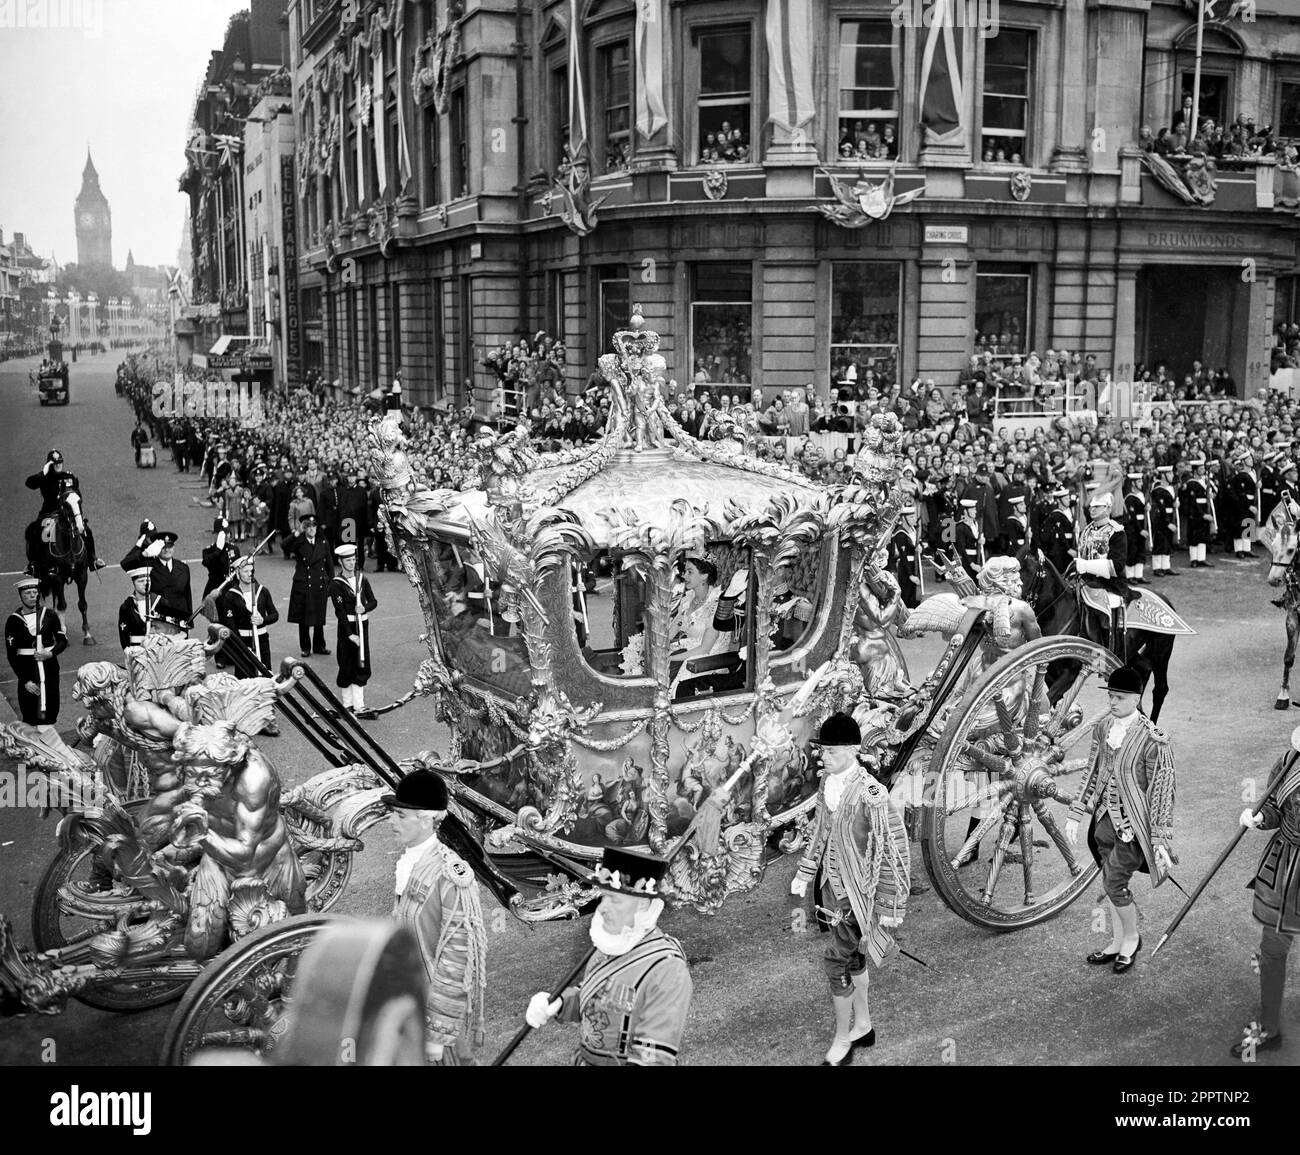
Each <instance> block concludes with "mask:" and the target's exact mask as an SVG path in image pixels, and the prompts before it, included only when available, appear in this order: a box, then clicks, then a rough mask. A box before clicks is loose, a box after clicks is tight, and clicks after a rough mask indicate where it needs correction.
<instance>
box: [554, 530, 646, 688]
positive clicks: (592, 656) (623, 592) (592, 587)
mask: <svg viewBox="0 0 1300 1155" xmlns="http://www.w3.org/2000/svg"><path fill="white" fill-rule="evenodd" d="M569 589H570V600H571V605H572V613H573V624H574V632H575V633H576V635H577V638H578V647H579V649H580V650H581V651H582V660H583V661H584V662H586V664H587V665H588V666H589V667H590V668H591V669H593V670H595V671H596V673H598V674H601V675H602V676H604V677H606V678H639V677H644V676H645V675H646V674H648V673H649V660H648V657H647V654H646V646H645V642H646V634H645V609H646V585H645V577H644V576H643V575H642V574H641V573H639V572H638V571H637V570H635V569H629V568H624V566H623V564H622V555H620V554H618V553H617V551H614V550H608V549H600V550H597V551H596V552H595V553H593V554H592V555H591V557H589V558H587V559H586V560H585V561H584V562H578V561H571V562H570V563H569Z"/></svg>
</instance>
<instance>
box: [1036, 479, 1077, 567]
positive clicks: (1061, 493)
mask: <svg viewBox="0 0 1300 1155" xmlns="http://www.w3.org/2000/svg"><path fill="white" fill-rule="evenodd" d="M1052 499H1053V501H1054V502H1055V503H1056V504H1055V506H1054V507H1053V508H1052V509H1051V510H1050V511H1049V512H1047V513H1046V514H1044V515H1043V519H1042V523H1041V524H1042V528H1041V532H1040V535H1039V540H1038V545H1039V548H1040V549H1041V550H1042V551H1043V555H1044V556H1045V557H1046V558H1047V559H1048V561H1050V562H1051V563H1052V565H1054V566H1055V567H1056V568H1057V571H1058V572H1060V573H1064V572H1065V571H1066V570H1067V569H1068V568H1069V565H1070V562H1072V561H1073V560H1074V559H1075V558H1076V557H1077V556H1078V553H1079V545H1078V541H1077V539H1076V536H1075V532H1074V512H1073V510H1071V509H1070V491H1069V490H1068V489H1066V487H1065V486H1064V485H1058V486H1057V487H1056V488H1055V489H1053V490H1052Z"/></svg>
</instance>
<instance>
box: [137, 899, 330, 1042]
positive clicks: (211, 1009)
mask: <svg viewBox="0 0 1300 1155" xmlns="http://www.w3.org/2000/svg"><path fill="white" fill-rule="evenodd" d="M330 922H331V919H329V918H328V917H325V916H323V915H319V914H299V915H294V916H293V917H292V918H286V919H283V920H282V921H280V922H274V923H271V925H270V926H264V927H262V928H261V929H260V930H257V931H254V932H253V933H252V934H250V935H248V936H247V937H246V938H241V939H240V940H239V941H238V942H237V943H234V944H233V945H232V946H229V947H227V948H226V949H225V950H224V951H222V952H221V954H219V955H218V956H217V957H216V958H215V959H213V960H212V961H211V962H210V963H208V965H207V966H206V967H204V968H203V971H202V973H201V974H200V975H199V977H198V978H196V979H195V980H194V982H193V983H191V984H190V988H189V990H188V991H186V992H185V997H184V998H183V999H182V1000H181V1004H180V1006H178V1007H177V1008H176V1010H175V1012H174V1013H173V1014H172V1018H171V1022H169V1023H168V1024H167V1033H166V1034H165V1035H164V1036H163V1045H162V1055H161V1056H160V1062H161V1063H162V1064H163V1065H164V1066H173V1067H179V1066H184V1065H185V1064H186V1063H188V1062H189V1061H190V1060H191V1059H192V1058H193V1057H194V1056H195V1055H197V1054H198V1053H199V1052H200V1051H202V1050H203V1049H204V1048H206V1047H220V1048H232V1047H233V1048H240V1049H242V1050H247V1051H252V1052H254V1053H255V1054H257V1055H259V1056H260V1055H263V1054H266V1053H267V1052H269V1051H271V1050H274V1049H275V1046H276V1044H277V1043H278V1042H280V1041H281V1039H282V1038H283V1036H284V1032H285V1030H286V1028H287V1026H288V1023H287V1020H286V1019H285V1011H286V1008H287V1006H288V999H289V997H290V995H291V993H292V987H293V981H294V977H295V975H296V974H297V970H298V959H299V956H300V955H301V954H302V952H303V951H304V950H306V949H307V947H308V946H309V945H310V944H311V942H312V940H313V939H314V938H315V937H316V935H317V934H319V933H320V931H321V928H322V927H326V926H328V925H329V924H330Z"/></svg>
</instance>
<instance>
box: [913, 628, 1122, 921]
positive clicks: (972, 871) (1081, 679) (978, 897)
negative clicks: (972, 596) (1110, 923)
mask: <svg viewBox="0 0 1300 1155" xmlns="http://www.w3.org/2000/svg"><path fill="white" fill-rule="evenodd" d="M1060 659H1068V660H1074V661H1078V662H1080V663H1081V666H1080V669H1079V670H1078V671H1077V672H1076V674H1075V676H1074V678H1073V679H1072V680H1071V682H1070V683H1069V687H1068V689H1069V690H1072V691H1073V694H1072V695H1071V694H1069V693H1067V694H1066V695H1063V696H1062V698H1061V699H1060V700H1058V702H1057V704H1056V705H1055V706H1053V707H1052V708H1051V710H1050V713H1049V712H1047V711H1044V710H1043V709H1042V708H1041V705H1040V709H1039V710H1038V711H1037V713H1038V715H1039V719H1042V724H1041V725H1039V719H1035V720H1034V721H1033V722H1030V718H1031V716H1032V715H1034V714H1035V711H1032V710H1028V709H1025V711H1024V714H1023V716H1020V717H1017V718H1015V719H1013V724H1012V725H1011V726H1010V727H1008V726H1007V725H1006V724H1005V723H1006V721H1007V719H1006V718H1005V717H1004V716H1003V714H999V713H998V712H997V709H996V706H995V700H996V699H998V698H1003V700H1004V702H1005V695H1006V694H1007V693H1008V689H1009V687H1010V686H1012V685H1014V684H1017V683H1019V685H1020V686H1021V687H1022V689H1021V690H1020V692H1019V696H1018V697H1017V696H1016V695H1013V696H1012V702H1013V705H1014V704H1015V703H1016V702H1017V701H1018V702H1019V703H1020V705H1021V706H1022V707H1023V706H1024V703H1025V699H1026V698H1027V696H1028V692H1027V691H1028V690H1032V689H1036V688H1038V684H1037V683H1036V682H1035V680H1034V677H1035V674H1036V673H1037V672H1039V671H1042V672H1045V671H1046V669H1047V666H1048V664H1049V663H1050V662H1052V661H1056V660H1060ZM1119 664H1120V663H1119V660H1118V659H1117V658H1116V657H1115V656H1114V655H1113V654H1111V653H1110V651H1108V650H1106V649H1105V648H1104V647H1101V646H1098V645H1096V644H1095V643H1092V642H1089V641H1087V640H1085V639H1080V638H1069V637H1059V636H1054V637H1050V638H1042V639H1039V640H1037V641H1034V642H1030V643H1027V644H1026V645H1024V646H1021V647H1018V648H1017V649H1016V650H1013V651H1012V652H1011V653H1010V654H1007V655H1006V656H1004V657H1003V658H1002V659H1000V660H999V661H998V662H996V663H994V664H993V665H992V666H990V667H989V668H988V669H987V670H986V671H984V672H983V673H982V674H981V675H980V677H979V678H978V679H977V680H976V682H975V683H974V684H973V685H972V686H971V687H970V688H969V689H968V691H967V694H966V695H965V696H964V699H963V701H962V702H960V703H959V704H958V706H957V708H956V709H955V710H954V712H953V714H952V715H951V716H950V717H949V719H948V723H947V726H946V727H945V729H944V732H943V735H942V736H941V738H940V740H939V742H938V744H937V745H936V747H935V751H934V754H933V757H932V759H931V763H930V766H929V770H928V773H927V777H926V781H925V791H926V795H925V798H924V804H925V805H924V813H923V821H922V827H923V832H922V852H923V856H924V859H925V863H926V866H927V868H928V869H929V871H930V874H931V876H932V878H933V880H934V882H935V887H936V890H938V892H939V894H940V897H941V898H943V900H944V902H945V903H946V904H947V905H948V906H949V908H950V909H952V910H953V911H954V912H956V913H958V914H960V915H961V916H962V917H964V918H966V919H968V920H969V921H971V922H974V923H976V924H978V925H981V926H985V927H988V928H990V929H996V930H1014V929H1018V928H1021V927H1024V926H1030V925H1034V924H1036V923H1039V922H1044V921H1046V920H1047V919H1050V918H1052V917H1055V916H1056V915H1058V914H1060V913H1061V912H1062V911H1063V910H1064V909H1065V908H1066V907H1068V906H1069V905H1070V904H1071V903H1072V902H1073V901H1074V900H1075V899H1077V898H1078V897H1079V895H1080V894H1082V893H1084V892H1085V891H1086V890H1087V888H1088V887H1089V886H1090V885H1091V884H1092V882H1093V880H1094V879H1095V877H1096V875H1097V873H1098V869H1097V866H1096V863H1095V862H1094V861H1093V860H1092V856H1091V854H1090V853H1089V850H1088V847H1087V845H1086V843H1085V842H1084V841H1083V840H1082V839H1080V840H1079V844H1078V845H1077V846H1075V847H1073V848H1066V847H1064V846H1063V845H1062V844H1063V843H1064V833H1063V822H1061V821H1058V819H1059V818H1060V817H1061V816H1060V815H1059V814H1057V813H1054V812H1053V811H1052V809H1051V806H1052V805H1053V798H1054V796H1055V795H1056V794H1057V793H1059V792H1060V791H1065V792H1066V793H1068V794H1071V795H1073V794H1077V792H1078V790H1079V789H1080V787H1081V786H1082V783H1083V774H1082V770H1083V768H1084V764H1085V763H1086V757H1082V758H1081V757H1080V756H1079V753H1078V750H1079V747H1080V746H1081V747H1082V753H1083V755H1085V756H1086V754H1087V751H1088V735H1089V733H1090V726H1091V723H1093V722H1095V721H1096V719H1097V717H1099V716H1101V712H1100V711H1099V710H1097V709H1096V708H1093V709H1091V710H1085V711H1083V713H1084V715H1085V716H1084V718H1083V719H1081V720H1080V721H1079V722H1077V723H1075V724H1073V725H1069V726H1068V728H1067V726H1066V719H1067V715H1068V709H1066V708H1065V707H1063V706H1062V703H1063V702H1064V701H1066V700H1068V699H1071V698H1072V699H1073V702H1074V704H1075V705H1077V704H1078V698H1079V696H1080V694H1081V692H1082V691H1083V690H1084V689H1086V688H1088V686H1089V683H1090V681H1091V680H1093V679H1097V678H1100V679H1102V680H1103V681H1104V679H1105V678H1106V677H1107V676H1108V675H1109V673H1110V672H1111V671H1112V670H1113V669H1115V668H1116V667H1117V666H1118V665H1119ZM1040 703H1041V699H1040ZM1004 713H1005V711H1004ZM981 715H982V716H983V720H984V721H985V723H986V724H987V723H988V721H989V719H990V717H995V718H996V725H994V726H993V727H992V729H991V730H990V729H989V728H988V727H987V725H986V728H985V730H984V731H983V733H982V734H981V732H980V731H978V730H977V728H976V723H977V722H978V721H979V720H981ZM1070 721H1071V722H1073V721H1074V719H1072V718H1071V719H1070ZM990 733H994V734H996V738H995V739H994V740H991V741H990V740H989V734H990ZM976 735H980V736H981V737H983V738H984V739H985V742H984V745H986V746H988V747H989V752H990V753H991V754H992V755H993V756H994V757H995V758H1000V759H1001V763H1002V766H1001V769H1000V770H996V771H995V770H992V769H990V770H989V779H990V801H991V805H990V810H991V811H992V813H993V815H994V816H995V817H994V818H993V819H992V821H991V824H990V825H988V826H987V827H986V828H984V830H983V837H982V838H981V839H980V841H979V845H978V847H977V849H976V855H977V863H976V865H973V866H967V867H964V868H958V867H957V866H956V865H955V860H956V859H957V857H958V855H959V853H960V852H961V849H962V847H963V845H964V844H965V842H966V839H965V838H964V837H963V836H962V835H961V834H957V835H955V836H954V834H953V833H952V831H951V830H950V828H949V825H948V824H949V822H950V821H951V819H952V818H953V816H954V815H956V814H965V813H966V811H967V810H968V809H970V806H969V803H970V801H971V800H974V799H976V798H977V797H978V795H976V794H975V793H973V792H969V786H968V784H967V782H966V774H967V771H968V770H969V769H970V768H971V766H972V765H973V764H974V763H972V761H971V760H970V757H969V755H967V761H966V763H965V766H962V765H960V764H959V762H958V758H959V757H960V756H962V755H963V753H965V752H967V751H969V749H970V746H969V739H970V738H972V737H973V736H976ZM1017 738H1018V739H1019V741H1020V743H1021V745H1020V748H1019V750H1016V749H1015V739H1017ZM977 745H978V739H977ZM980 748H981V749H982V748H983V746H981V747H980ZM979 768H980V769H987V767H984V766H982V765H980V766H979ZM958 780H960V788H959V789H957V790H956V791H954V784H955V783H956V782H958ZM999 788H1000V791H1001V793H1000V794H994V793H993V791H995V790H998V789H999ZM963 791H968V793H967V794H966V796H965V797H964V798H963V795H962V792H963ZM949 799H953V800H954V801H955V802H956V803H961V802H963V801H964V802H966V803H967V805H965V806H962V805H955V806H954V805H950V804H949V801H948V800H949ZM1057 805H1059V804H1057ZM1044 813H1045V814H1046V816H1047V818H1046V819H1044V818H1043V814H1044ZM1047 820H1051V824H1053V825H1055V832H1054V833H1053V832H1052V831H1051V830H1050V829H1049V824H1048V821H1047ZM1022 828H1023V829H1024V830H1025V831H1026V836H1025V837H1022V836H1021V829H1022ZM1008 834H1009V835H1010V837H1008ZM990 835H995V837H996V840H995V841H994V843H993V846H994V856H995V861H994V863H993V864H992V865H990V866H989V868H988V869H985V862H984V850H985V848H987V847H988V846H989V845H990V841H989V837H990ZM1036 838H1037V839H1041V841H1045V842H1046V843H1047V846H1046V847H1040V848H1038V849H1035V839H1036ZM1026 842H1028V845H1027V846H1026ZM999 846H1001V847H1002V848H1003V849H1004V850H1010V851H1013V852H1015V853H1016V854H1019V855H1022V856H1025V855H1027V857H1028V862H1029V865H1028V867H1026V865H1025V863H1024V862H1020V863H1008V862H1007V861H1006V859H1005V858H1004V857H1001V858H999V856H998V855H997V848H998V847H999ZM1067 851H1068V857H1067ZM1071 860H1072V861H1073V866H1071V865H1070V863H1071ZM995 867H996V869H995ZM1043 867H1048V868H1049V870H1055V871H1056V874H1055V876H1054V881H1052V882H1051V884H1050V885H1048V886H1045V887H1043V886H1041V882H1042V880H1043V879H1044V873H1045V872H1044V870H1043ZM1035 868H1037V869H1035ZM990 876H992V878H993V883H992V886H991V887H990V885H989V879H990ZM1013 878H1014V879H1016V880H1017V881H1023V883H1024V891H1029V892H1031V893H1030V894H1029V896H1028V899H1026V896H1025V895H1024V893H1023V892H1022V896H1021V901H1011V900H1010V899H1009V898H1008V895H1007V891H1008V885H1007V884H1008V881H1009V880H1010V879H1013Z"/></svg>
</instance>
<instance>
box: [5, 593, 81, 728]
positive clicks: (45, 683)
mask: <svg viewBox="0 0 1300 1155" xmlns="http://www.w3.org/2000/svg"><path fill="white" fill-rule="evenodd" d="M38 644H39V645H40V646H41V647H42V648H43V649H47V650H52V651H53V656H52V657H49V658H37V657H36V648H37V645H38ZM67 648H68V635H67V632H66V631H65V630H64V628H63V619H62V618H60V617H59V615H58V614H56V613H55V612H54V611H53V610H48V609H46V608H45V607H44V606H43V605H40V604H39V603H38V604H37V606H36V608H35V609H31V610H29V609H26V608H23V609H17V610H14V612H13V613H11V614H10V615H9V618H8V620H7V621H6V622H5V656H6V657H8V659H9V665H10V666H11V667H12V668H13V672H14V677H15V678H16V679H17V680H18V711H19V713H20V714H21V715H22V719H23V721H24V722H26V723H27V724H28V725H29V726H52V725H53V724H54V723H55V722H56V721H58V718H59V655H60V654H61V653H63V651H64V650H66V649H67ZM28 682H33V683H35V685H36V687H37V689H36V692H35V693H32V691H30V690H29V689H27V683H28Z"/></svg>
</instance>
